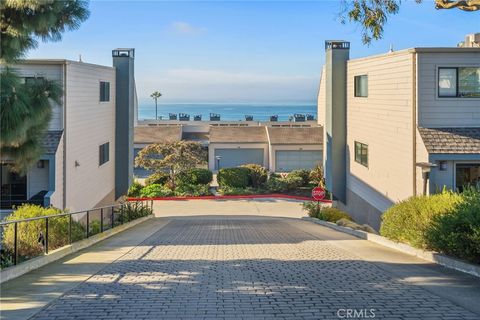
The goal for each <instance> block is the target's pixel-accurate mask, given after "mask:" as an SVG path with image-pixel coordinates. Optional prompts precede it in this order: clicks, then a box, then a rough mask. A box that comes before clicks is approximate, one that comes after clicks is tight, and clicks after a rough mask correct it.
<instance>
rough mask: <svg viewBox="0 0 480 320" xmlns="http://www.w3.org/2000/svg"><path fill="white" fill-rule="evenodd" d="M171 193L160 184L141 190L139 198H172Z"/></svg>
mask: <svg viewBox="0 0 480 320" xmlns="http://www.w3.org/2000/svg"><path fill="white" fill-rule="evenodd" d="M173 195H174V193H173V191H172V190H171V189H170V188H168V187H166V186H162V185H160V184H151V185H148V186H146V187H144V188H143V189H142V191H141V192H140V196H141V197H142V198H154V197H170V196H173Z"/></svg>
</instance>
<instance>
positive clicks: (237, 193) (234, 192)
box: [218, 187, 265, 196]
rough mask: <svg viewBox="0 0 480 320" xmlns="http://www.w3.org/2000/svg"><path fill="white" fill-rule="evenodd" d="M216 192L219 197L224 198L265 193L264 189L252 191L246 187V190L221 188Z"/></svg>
mask: <svg viewBox="0 0 480 320" xmlns="http://www.w3.org/2000/svg"><path fill="white" fill-rule="evenodd" d="M218 191H219V192H220V194H221V195H224V196H245V195H252V194H262V193H265V190H264V189H254V188H252V187H246V188H233V187H222V188H220V189H219V190H218Z"/></svg>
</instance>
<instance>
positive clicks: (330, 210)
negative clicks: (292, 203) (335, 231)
mask: <svg viewBox="0 0 480 320" xmlns="http://www.w3.org/2000/svg"><path fill="white" fill-rule="evenodd" d="M302 206H303V210H305V211H307V213H308V216H309V217H312V218H318V219H320V220H325V221H330V222H337V221H339V220H341V219H345V220H349V221H353V219H352V217H351V216H350V215H349V214H348V213H346V212H344V211H342V210H340V209H338V208H334V207H326V206H324V205H322V204H319V203H318V202H316V201H308V202H304V203H303V205H302Z"/></svg>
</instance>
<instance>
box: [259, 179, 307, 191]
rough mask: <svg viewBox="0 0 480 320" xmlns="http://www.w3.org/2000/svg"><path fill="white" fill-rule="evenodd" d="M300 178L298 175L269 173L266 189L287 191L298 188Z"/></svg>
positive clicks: (300, 181) (300, 182) (300, 183)
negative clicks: (283, 175) (282, 175)
mask: <svg viewBox="0 0 480 320" xmlns="http://www.w3.org/2000/svg"><path fill="white" fill-rule="evenodd" d="M301 185H302V178H301V177H299V176H295V175H294V176H291V177H290V176H286V177H281V176H278V175H270V179H268V181H267V189H268V190H270V191H271V192H288V191H292V190H296V189H298V188H300V187H301Z"/></svg>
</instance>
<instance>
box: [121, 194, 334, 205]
mask: <svg viewBox="0 0 480 320" xmlns="http://www.w3.org/2000/svg"><path fill="white" fill-rule="evenodd" d="M261 198H280V199H282V198H283V199H292V200H300V201H314V200H313V199H312V198H310V197H301V196H292V195H287V194H279V193H272V194H252V195H236V196H235V195H233V196H213V195H212V196H189V197H153V198H128V199H127V200H128V201H134V200H137V201H141V200H219V199H261ZM320 202H322V203H332V201H331V200H322V201H320Z"/></svg>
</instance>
